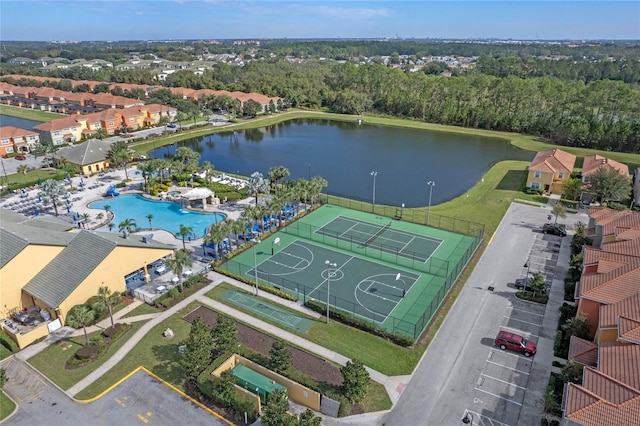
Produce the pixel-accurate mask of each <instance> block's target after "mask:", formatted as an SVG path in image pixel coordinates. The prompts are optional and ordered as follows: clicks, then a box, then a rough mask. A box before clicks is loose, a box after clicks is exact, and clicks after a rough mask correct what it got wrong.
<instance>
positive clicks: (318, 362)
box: [184, 306, 342, 386]
mask: <svg viewBox="0 0 640 426" xmlns="http://www.w3.org/2000/svg"><path fill="white" fill-rule="evenodd" d="M197 316H199V317H201V318H202V320H203V321H204V322H205V323H207V324H208V325H209V326H210V327H212V326H213V325H215V324H216V322H217V318H218V313H217V312H216V311H214V310H212V309H209V308H207V307H205V306H200V307H198V308H196V309H195V310H194V311H191V312H190V313H189V314H187V315H186V316H185V317H184V319H185V320H186V321H187V322H189V323H191V322H192V321H193V320H194V319H195V318H196V317H197ZM236 329H237V330H238V341H239V342H240V343H241V344H242V345H244V346H247V347H249V348H251V349H253V350H254V351H256V352H259V353H261V354H262V355H265V356H269V351H270V350H271V346H272V345H273V342H275V340H276V339H275V338H273V337H271V336H269V335H267V334H265V333H263V332H261V331H258V330H256V329H254V328H251V327H248V326H246V325H244V324H241V323H239V322H237V321H236ZM289 351H290V352H291V356H292V358H293V367H294V368H295V369H296V370H298V371H300V372H301V373H303V374H305V375H306V376H308V377H310V378H312V379H313V380H315V381H318V382H325V383H328V384H330V385H333V386H340V385H341V384H342V373H341V372H340V369H338V368H337V367H336V366H334V365H333V364H331V363H330V362H327V361H325V360H324V359H322V358H318V357H317V356H315V355H313V354H310V353H308V352H305V351H302V350H300V349H298V348H295V347H293V346H289Z"/></svg>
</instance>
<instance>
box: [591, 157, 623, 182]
mask: <svg viewBox="0 0 640 426" xmlns="http://www.w3.org/2000/svg"><path fill="white" fill-rule="evenodd" d="M601 168H607V169H610V170H615V171H617V172H618V173H620V174H621V175H622V176H625V177H628V176H629V166H627V165H626V164H623V163H619V162H617V161H615V160H612V159H610V158H607V157H603V156H602V155H597V154H596V155H587V156H586V157H584V162H583V164H582V175H583V176H588V175H590V174H593V173H595V172H596V170H598V169H601Z"/></svg>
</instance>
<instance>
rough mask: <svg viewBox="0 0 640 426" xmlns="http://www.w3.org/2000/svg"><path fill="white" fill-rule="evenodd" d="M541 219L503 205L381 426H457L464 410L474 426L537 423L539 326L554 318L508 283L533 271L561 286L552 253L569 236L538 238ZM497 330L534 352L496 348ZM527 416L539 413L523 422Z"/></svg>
mask: <svg viewBox="0 0 640 426" xmlns="http://www.w3.org/2000/svg"><path fill="white" fill-rule="evenodd" d="M548 214H549V209H548V208H547V207H543V208H541V207H534V206H527V205H521V204H512V205H511V206H510V207H509V209H508V211H507V213H506V215H505V216H504V218H503V220H502V222H501V223H500V226H499V227H498V229H497V231H496V233H495V235H494V236H493V238H492V240H491V242H490V243H489V245H488V247H487V249H486V250H485V252H484V253H483V255H482V257H481V259H480V261H479V262H478V264H477V266H476V268H475V269H474V271H473V272H472V274H471V276H470V277H469V279H468V281H467V283H466V285H465V286H464V288H463V289H462V291H461V293H460V295H459V297H458V299H457V300H456V302H455V304H454V306H453V307H452V309H451V311H450V313H449V315H448V316H447V318H446V319H445V321H444V322H443V324H442V326H441V327H440V330H439V331H438V333H437V334H436V336H435V338H434V339H433V341H432V342H431V344H430V346H429V348H428V350H427V351H426V352H425V354H424V356H423V359H422V361H421V362H420V364H419V365H418V367H417V368H416V370H415V371H414V374H413V377H412V378H411V380H410V381H409V383H408V384H407V386H406V387H405V389H404V390H403V393H402V395H401V397H400V399H399V400H398V403H397V404H396V405H395V406H394V408H393V409H392V411H391V412H390V413H388V414H387V415H386V416H385V418H384V419H383V421H382V422H381V423H384V424H386V425H387V426H391V425H398V426H404V425H407V424H415V422H416V419H419V418H422V419H423V421H424V422H425V424H429V425H431V424H433V425H445V424H451V425H453V424H462V423H461V419H462V418H463V416H464V415H465V414H466V413H467V412H468V413H469V416H473V424H474V425H531V426H534V425H536V426H537V425H539V424H540V416H541V414H542V405H541V401H538V400H537V399H539V398H538V397H537V396H535V397H534V395H539V394H542V395H544V389H545V388H546V385H547V382H548V378H549V372H550V370H551V362H552V360H553V353H552V350H553V349H552V348H553V337H554V330H549V327H546V328H544V327H543V321H544V319H545V316H549V315H555V314H556V313H555V312H550V310H547V309H546V306H544V305H538V304H534V303H529V302H524V301H520V300H518V299H516V298H515V292H516V289H515V285H514V281H515V279H516V278H521V277H524V276H526V275H527V273H528V272H529V273H533V272H541V273H542V274H543V275H545V279H546V281H547V283H549V284H550V283H553V285H554V286H559V287H561V286H562V285H563V284H562V278H563V277H559V276H555V277H554V269H555V266H556V262H557V260H558V255H559V253H560V252H561V251H565V250H569V243H570V238H571V236H567V237H565V238H564V239H562V238H561V237H556V236H551V235H545V234H542V233H541V232H540V227H541V226H542V224H543V223H545V222H546V221H547V215H548ZM578 220H581V221H582V222H586V221H587V217H586V215H583V214H572V215H569V216H568V217H567V218H566V219H564V220H560V222H562V223H566V224H567V228H569V229H571V228H572V227H573V224H574V223H576V222H577V221H578ZM527 261H529V262H528V263H527ZM525 264H527V266H528V268H527V266H525ZM554 278H555V280H554ZM554 293H557V289H555V288H554ZM560 294H562V292H560ZM554 297H558V296H557V295H554ZM560 297H561V296H560ZM553 310H555V308H553ZM545 325H546V322H545ZM501 328H504V329H512V330H515V331H518V332H520V333H523V334H526V335H528V336H529V337H530V338H531V339H532V340H534V341H537V342H538V353H537V354H536V355H535V356H534V357H532V358H526V357H524V356H523V355H520V354H517V353H513V352H506V351H502V350H500V349H498V348H496V347H495V346H494V343H493V340H494V338H495V336H496V334H497V333H498V331H499V330H500V329H501ZM532 371H535V372H536V373H535V374H532ZM541 372H542V374H541ZM531 410H534V411H538V412H539V414H538V415H537V416H531V415H530V414H529V413H531ZM524 413H527V414H524Z"/></svg>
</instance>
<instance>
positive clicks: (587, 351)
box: [569, 336, 598, 367]
mask: <svg viewBox="0 0 640 426" xmlns="http://www.w3.org/2000/svg"><path fill="white" fill-rule="evenodd" d="M569 359H573V360H575V361H577V362H579V363H580V364H582V365H587V366H589V367H596V366H597V365H598V345H597V344H596V343H593V342H591V341H589V340H584V339H581V338H579V337H576V336H571V341H570V343H569Z"/></svg>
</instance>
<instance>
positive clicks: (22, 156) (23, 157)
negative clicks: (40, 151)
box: [16, 155, 27, 161]
mask: <svg viewBox="0 0 640 426" xmlns="http://www.w3.org/2000/svg"><path fill="white" fill-rule="evenodd" d="M26 159H27V157H25V156H24V155H17V156H16V160H20V161H22V160H26Z"/></svg>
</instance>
